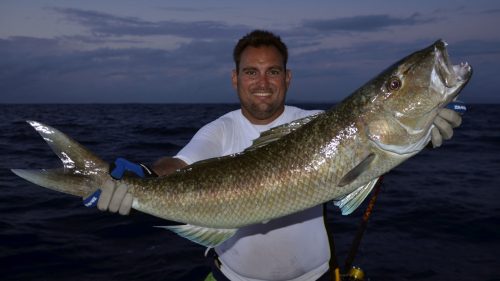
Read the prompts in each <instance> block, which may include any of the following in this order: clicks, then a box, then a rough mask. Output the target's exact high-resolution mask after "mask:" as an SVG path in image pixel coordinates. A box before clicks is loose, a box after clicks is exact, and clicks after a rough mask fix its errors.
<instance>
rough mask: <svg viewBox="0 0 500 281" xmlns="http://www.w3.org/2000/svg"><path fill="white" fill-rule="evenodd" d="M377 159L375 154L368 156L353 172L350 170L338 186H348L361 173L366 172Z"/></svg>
mask: <svg viewBox="0 0 500 281" xmlns="http://www.w3.org/2000/svg"><path fill="white" fill-rule="evenodd" d="M374 159H375V154H373V153H370V154H368V156H366V158H365V159H363V161H361V162H359V164H358V165H356V167H354V168H353V169H352V170H350V171H349V172H348V173H347V174H345V175H344V176H343V177H342V179H341V180H340V181H339V184H338V186H340V187H342V186H344V185H348V184H350V183H351V182H353V181H354V180H355V179H356V178H357V177H358V176H359V175H361V173H363V172H364V171H366V169H367V168H368V166H369V165H370V164H371V163H372V162H373V160H374Z"/></svg>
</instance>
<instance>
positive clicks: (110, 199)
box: [83, 158, 157, 215]
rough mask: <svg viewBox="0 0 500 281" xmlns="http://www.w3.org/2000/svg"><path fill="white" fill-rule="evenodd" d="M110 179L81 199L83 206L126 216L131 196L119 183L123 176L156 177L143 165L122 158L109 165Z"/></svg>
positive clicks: (130, 205)
mask: <svg viewBox="0 0 500 281" xmlns="http://www.w3.org/2000/svg"><path fill="white" fill-rule="evenodd" d="M109 174H110V177H108V179H107V180H106V181H105V182H104V183H103V185H102V186H101V187H100V188H99V189H98V190H97V191H95V192H94V193H93V194H91V195H90V196H88V197H87V198H84V199H83V202H84V204H85V206H87V207H94V206H95V202H96V201H97V208H98V209H99V210H101V211H110V212H112V213H116V212H118V213H119V214H120V215H128V214H129V213H130V210H131V209H132V202H133V201H134V198H133V196H132V195H131V194H130V193H128V187H127V185H126V184H125V183H123V182H122V181H120V179H122V178H123V176H124V175H125V174H128V175H132V176H137V177H141V178H144V177H156V176H157V175H156V174H155V173H154V172H153V171H152V170H150V169H149V168H148V167H147V166H146V165H144V164H136V163H133V162H130V161H128V160H126V159H123V158H117V159H116V161H115V162H114V163H112V164H111V167H110V171H109Z"/></svg>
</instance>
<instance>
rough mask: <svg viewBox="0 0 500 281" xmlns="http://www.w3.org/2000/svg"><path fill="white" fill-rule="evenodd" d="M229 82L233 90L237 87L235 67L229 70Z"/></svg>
mask: <svg viewBox="0 0 500 281" xmlns="http://www.w3.org/2000/svg"><path fill="white" fill-rule="evenodd" d="M231 84H233V88H234V89H235V90H237V89H238V73H237V72H236V69H233V71H232V72H231Z"/></svg>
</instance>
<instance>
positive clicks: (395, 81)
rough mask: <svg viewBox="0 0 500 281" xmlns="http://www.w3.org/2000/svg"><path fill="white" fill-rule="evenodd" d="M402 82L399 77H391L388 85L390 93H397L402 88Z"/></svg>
mask: <svg viewBox="0 0 500 281" xmlns="http://www.w3.org/2000/svg"><path fill="white" fill-rule="evenodd" d="M401 85H402V82H401V79H399V78H398V77H391V79H389V82H388V83H387V89H389V90H390V91H397V90H399V89H400V88H401Z"/></svg>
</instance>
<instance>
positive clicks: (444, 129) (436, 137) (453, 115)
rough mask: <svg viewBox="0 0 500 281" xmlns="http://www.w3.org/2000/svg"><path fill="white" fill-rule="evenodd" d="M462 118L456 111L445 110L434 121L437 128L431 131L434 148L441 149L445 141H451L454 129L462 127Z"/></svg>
mask: <svg viewBox="0 0 500 281" xmlns="http://www.w3.org/2000/svg"><path fill="white" fill-rule="evenodd" d="M461 123H462V117H461V116H460V114H459V113H458V112H456V111H455V110H451V109H448V108H443V109H441V110H440V111H439V112H438V115H437V116H436V118H435V119H434V125H435V127H434V128H432V131H431V142H432V147H440V146H441V144H443V140H448V139H451V137H452V136H453V128H456V127H458V126H460V124H461Z"/></svg>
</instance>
